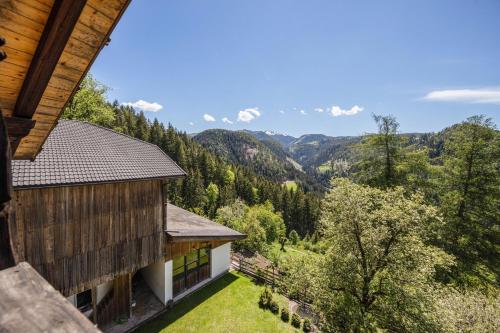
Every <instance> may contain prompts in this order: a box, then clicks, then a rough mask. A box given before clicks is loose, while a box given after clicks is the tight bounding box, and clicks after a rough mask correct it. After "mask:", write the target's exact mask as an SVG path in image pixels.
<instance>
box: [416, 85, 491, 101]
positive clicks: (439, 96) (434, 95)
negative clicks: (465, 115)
mask: <svg viewBox="0 0 500 333" xmlns="http://www.w3.org/2000/svg"><path fill="white" fill-rule="evenodd" d="M424 100H427V101H439V102H461V103H474V104H500V88H491V89H486V88H484V89H458V90H435V91H431V92H430V93H428V94H427V95H425V96H424Z"/></svg>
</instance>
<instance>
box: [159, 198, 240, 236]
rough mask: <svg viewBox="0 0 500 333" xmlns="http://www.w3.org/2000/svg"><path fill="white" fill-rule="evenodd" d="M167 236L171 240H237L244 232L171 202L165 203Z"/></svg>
mask: <svg viewBox="0 0 500 333" xmlns="http://www.w3.org/2000/svg"><path fill="white" fill-rule="evenodd" d="M167 236H168V238H169V239H170V240H171V241H173V242H185V241H202V240H238V239H243V238H245V237H246V235H245V234H242V233H240V232H238V231H235V230H233V229H230V228H228V227H226V226H223V225H222V224H219V223H216V222H213V221H210V220H209V219H206V218H204V217H202V216H199V215H196V214H194V213H191V212H188V211H187V210H184V209H182V208H179V207H177V206H174V205H172V204H167Z"/></svg>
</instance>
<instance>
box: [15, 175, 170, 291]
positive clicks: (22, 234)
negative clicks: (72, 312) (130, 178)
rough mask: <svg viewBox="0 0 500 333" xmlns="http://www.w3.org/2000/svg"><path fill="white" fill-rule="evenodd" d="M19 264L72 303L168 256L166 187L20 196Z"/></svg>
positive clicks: (117, 186)
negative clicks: (23, 263) (85, 292)
mask: <svg viewBox="0 0 500 333" xmlns="http://www.w3.org/2000/svg"><path fill="white" fill-rule="evenodd" d="M14 202H15V204H14V205H15V213H14V216H13V218H11V219H10V223H11V232H12V233H13V242H14V246H15V248H16V249H17V258H16V259H17V260H18V261H22V260H25V261H28V262H29V263H30V264H31V265H32V266H33V267H34V268H35V269H36V270H37V271H38V272H40V274H41V275H42V276H44V277H45V278H46V279H47V280H48V281H49V282H50V283H51V284H52V285H53V286H54V287H55V288H56V289H58V290H59V291H61V292H62V293H63V294H64V295H66V296H69V295H73V294H75V293H77V292H81V291H83V290H87V289H90V288H92V287H94V286H96V285H98V284H100V283H103V282H105V281H108V280H110V279H112V278H114V277H117V276H119V275H122V274H126V273H131V272H134V271H135V270H137V269H139V268H142V267H144V266H147V265H149V264H151V263H154V262H156V261H158V260H161V259H162V258H163V257H164V249H165V247H164V244H163V242H164V239H165V236H164V232H163V226H162V225H163V204H162V184H161V181H160V180H149V181H137V182H126V183H112V184H94V185H81V186H66V187H52V188H39V189H19V190H16V191H15V194H14Z"/></svg>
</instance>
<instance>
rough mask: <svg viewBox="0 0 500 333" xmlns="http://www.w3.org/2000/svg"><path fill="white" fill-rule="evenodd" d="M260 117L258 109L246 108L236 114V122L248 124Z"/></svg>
mask: <svg viewBox="0 0 500 333" xmlns="http://www.w3.org/2000/svg"><path fill="white" fill-rule="evenodd" d="M259 117H260V111H259V110H258V108H248V109H245V110H241V111H239V112H238V121H242V122H245V123H249V122H251V121H252V120H254V119H256V118H259Z"/></svg>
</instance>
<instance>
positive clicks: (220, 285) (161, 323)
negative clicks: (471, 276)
mask: <svg viewBox="0 0 500 333" xmlns="http://www.w3.org/2000/svg"><path fill="white" fill-rule="evenodd" d="M237 279H239V276H237V275H235V274H234V273H227V274H225V275H224V276H222V277H220V278H218V279H217V280H215V281H213V282H210V283H209V284H207V285H205V286H203V287H201V289H200V290H197V291H195V292H194V293H192V294H191V295H189V296H186V297H185V298H183V299H182V300H181V301H179V303H177V304H175V305H174V306H173V308H172V309H171V310H169V311H167V312H166V313H164V314H162V315H160V316H159V317H157V318H155V319H154V320H153V321H152V322H149V323H146V324H145V325H143V326H141V327H139V328H137V330H135V331H134V332H135V333H141V332H147V333H153V332H160V331H161V330H163V329H164V328H165V327H167V326H168V325H170V324H172V323H173V322H175V321H176V320H178V319H179V318H181V317H182V316H184V315H185V314H186V313H188V312H190V311H191V310H193V309H194V308H195V307H197V306H198V305H200V304H201V303H203V302H204V301H205V300H207V299H209V298H210V297H212V296H213V295H215V294H216V293H218V292H219V291H221V290H222V289H224V288H226V287H227V286H229V285H230V284H231V283H233V282H234V281H236V280H237Z"/></svg>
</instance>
